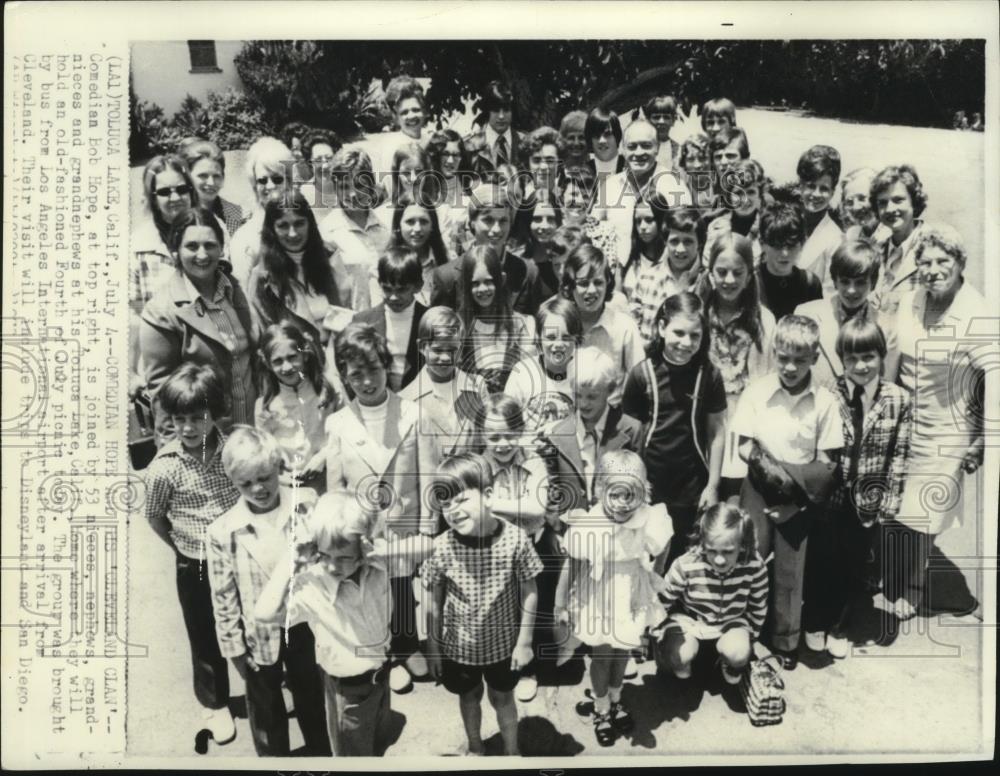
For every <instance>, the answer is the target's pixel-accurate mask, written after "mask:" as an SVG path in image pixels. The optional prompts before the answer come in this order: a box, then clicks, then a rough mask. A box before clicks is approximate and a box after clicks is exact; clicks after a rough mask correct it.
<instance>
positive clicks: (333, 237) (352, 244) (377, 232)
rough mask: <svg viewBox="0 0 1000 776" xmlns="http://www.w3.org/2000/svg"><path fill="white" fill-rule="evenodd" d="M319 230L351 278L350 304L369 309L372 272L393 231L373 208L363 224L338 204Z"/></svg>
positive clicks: (352, 306) (356, 308) (355, 308)
mask: <svg viewBox="0 0 1000 776" xmlns="http://www.w3.org/2000/svg"><path fill="white" fill-rule="evenodd" d="M244 228H245V227H244ZM319 231H320V234H321V235H322V237H323V242H325V243H326V245H327V247H328V248H329V249H330V250H332V251H334V252H335V253H336V254H337V256H338V259H337V260H338V261H339V262H340V263H342V264H343V267H344V270H345V271H346V273H347V274H348V276H349V278H350V280H349V282H350V284H351V289H350V296H351V300H350V304H349V305H348V306H349V307H351V308H352V309H354V310H367V309H368V308H369V307H371V306H372V305H371V300H370V298H369V289H368V277H369V273H371V272H372V271H374V269H375V267H376V266H378V257H379V254H381V253H382V251H383V250H385V247H386V246H387V245H388V244H389V237H390V233H389V230H388V229H386V228H385V226H384V225H383V224H382V222H381V221H379V219H378V217H377V216H376V215H375V213H374V212H373V211H369V212H368V220H367V221H366V222H365V224H364V226H363V227H362V226H358V224H356V223H355V222H354V221H352V220H351V219H350V218H348V217H347V215H346V214H345V213H344V211H343V210H342V209H341V208H339V207H337V208H334V209H333V210H331V211H330V214H329V215H328V216H327V217H326V218H324V219H323V220H322V221H321V222H320V224H319ZM342 298H343V296H342Z"/></svg>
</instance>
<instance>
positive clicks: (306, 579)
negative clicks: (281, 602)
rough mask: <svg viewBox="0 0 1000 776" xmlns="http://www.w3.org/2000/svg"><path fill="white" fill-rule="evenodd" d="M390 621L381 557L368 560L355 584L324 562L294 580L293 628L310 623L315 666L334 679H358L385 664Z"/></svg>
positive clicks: (290, 603) (290, 613)
mask: <svg viewBox="0 0 1000 776" xmlns="http://www.w3.org/2000/svg"><path fill="white" fill-rule="evenodd" d="M353 576H354V575H352V577H353ZM391 619H392V596H391V595H390V591H389V574H388V572H387V571H386V566H385V561H384V559H383V558H382V557H381V556H380V555H379V554H373V555H369V556H368V558H367V559H366V561H365V565H363V566H362V567H361V570H360V571H359V573H358V575H357V578H356V579H352V578H347V579H338V578H337V577H334V576H333V575H331V574H330V573H329V572H328V571H327V570H326V567H325V566H324V565H323V564H322V562H320V563H315V564H313V565H311V566H309V567H308V568H307V569H305V570H304V571H302V572H300V573H298V574H296V575H295V578H294V581H293V583H292V589H291V592H290V593H289V597H288V624H289V626H291V625H296V624H298V623H300V622H307V623H309V628H310V629H311V630H312V632H313V635H314V636H315V637H316V662H317V663H318V664H319V666H320V668H322V669H323V670H324V671H326V673H328V674H329V675H330V676H334V677H338V678H344V677H348V676H357V675H358V674H363V673H365V672H367V671H370V670H372V669H373V668H379V667H380V666H381V665H382V664H383V663H385V659H386V651H387V650H388V648H389V641H390V639H391V634H390V631H389V623H390V621H391Z"/></svg>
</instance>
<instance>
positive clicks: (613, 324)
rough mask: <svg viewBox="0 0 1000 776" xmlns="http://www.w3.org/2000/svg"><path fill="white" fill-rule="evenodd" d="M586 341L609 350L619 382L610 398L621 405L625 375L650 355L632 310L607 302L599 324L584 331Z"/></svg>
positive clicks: (588, 343)
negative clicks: (619, 308) (644, 346)
mask: <svg viewBox="0 0 1000 776" xmlns="http://www.w3.org/2000/svg"><path fill="white" fill-rule="evenodd" d="M583 344H584V345H585V346H589V347H595V348H597V349H598V350H600V351H601V352H603V353H607V354H608V356H609V357H610V358H611V361H612V363H614V365H615V368H616V369H617V370H618V384H617V385H616V386H615V390H614V391H612V393H611V396H610V397H609V398H608V403H609V404H612V405H614V406H618V405H619V404H621V399H622V386H623V385H624V384H625V378H626V377H627V376H628V373H629V372H630V371H632V367H634V366H635V365H636V364H638V363H639V362H640V361H642V360H643V359H644V358H645V357H646V354H645V351H644V350H643V344H642V336H641V335H640V334H639V325H638V324H637V323H636V322H635V319H634V318H632V316H631V315H629V314H628V313H623V312H621V311H620V310H617V309H615V308H614V307H612V306H611V305H610V304H606V305H604V311H603V312H602V313H601V317H600V318H598V319H597V323H595V324H594V325H593V326H591V327H590V329H588V330H587V331H586V332H584V335H583Z"/></svg>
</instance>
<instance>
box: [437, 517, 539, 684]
mask: <svg viewBox="0 0 1000 776" xmlns="http://www.w3.org/2000/svg"><path fill="white" fill-rule="evenodd" d="M496 521H497V528H496V531H495V532H494V534H493V535H492V536H484V537H475V538H466V537H460V536H458V535H457V534H456V533H455V531H453V530H449V531H446V532H445V533H443V534H441V535H440V536H438V537H437V538H436V539H435V540H434V554H433V555H431V557H430V558H428V559H427V560H426V561H425V562H424V567H423V572H422V575H423V580H424V585H425V586H426V587H427V588H428V589H433V588H434V586H435V585H436V584H439V583H440V584H443V585H444V589H445V598H444V607H443V609H442V614H441V620H442V632H441V648H442V652H443V653H444V656H445V657H447V658H448V659H450V660H454V661H455V662H456V663H464V664H465V665H474V666H481V665H489V664H490V663H497V662H499V661H501V660H508V659H510V656H511V654H513V652H514V644H515V642H516V641H517V635H518V631H519V629H520V626H521V617H522V612H521V597H520V589H521V583H523V582H528V581H529V580H531V579H534V578H535V577H536V576H537V575H538V574H539V573H540V572H541V570H542V561H541V560H540V559H539V557H538V553H536V552H535V548H534V547H533V546H532V545H531V540H530V539H528V536H527V534H526V533H525V532H524V531H522V530H521V529H520V528H518V527H517V526H515V525H512V524H511V523H508V522H507V521H506V520H502V519H500V518H496Z"/></svg>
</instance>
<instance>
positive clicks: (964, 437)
mask: <svg viewBox="0 0 1000 776" xmlns="http://www.w3.org/2000/svg"><path fill="white" fill-rule="evenodd" d="M913 261H914V263H915V266H916V274H917V278H918V281H919V283H920V286H919V287H918V288H917V289H916V290H915V291H913V292H910V293H908V294H906V295H905V296H903V298H902V301H901V303H900V306H899V310H898V318H897V326H898V332H899V349H900V364H899V383H900V385H902V386H903V387H904V388H906V389H908V390H909V391H911V392H912V394H913V418H914V427H913V438H912V442H911V449H910V460H909V465H908V467H907V470H906V471H907V475H906V481H905V483H904V485H903V497H902V504H901V506H900V509H899V516H898V518H897V522H896V523H895V524H894V525H892V526H890V529H891V530H890V533H889V537H890V541H889V547H890V548H898V549H901V550H912V553H913V554H912V555H908V556H907V557H904V558H898V559H897V562H896V563H895V564H893V565H894V567H895V571H896V573H897V574H899V575H900V576H898V577H897V578H896V579H897V581H898V582H899V583H900V584H901V585H902V588H903V589H902V590H901V591H900V592H901V593H902V596H901V597H900V598H899V599H898V600H897V602H896V614H897V616H898V617H900V618H901V619H907V618H909V617H912V616H913V615H914V614H915V613H916V612H917V609H918V608H919V607H920V604H921V602H922V600H923V595H924V592H925V586H924V583H925V580H926V572H927V559H928V555H929V553H930V549H931V546H932V545H933V542H934V539H935V537H936V536H937V535H938V534H940V533H941V532H942V531H944V530H945V529H946V528H948V526H949V525H950V524H951V523H952V521H953V520H955V519H959V520H960V519H961V516H962V508H963V501H964V500H963V498H962V475H963V473H965V474H971V473H973V472H974V471H976V469H978V468H979V466H980V465H981V464H982V461H983V410H984V400H985V396H984V393H983V391H984V385H985V369H986V366H987V364H989V363H996V361H995V359H996V356H997V343H996V340H995V326H994V329H993V332H992V333H991V332H990V330H989V327H988V325H987V323H988V321H990V320H993V321H995V320H996V313H995V311H990V310H989V309H988V308H987V306H986V302H985V300H984V299H983V297H982V296H981V295H980V294H979V292H977V291H976V290H975V289H973V288H972V287H971V286H970V285H969V284H968V283H967V282H965V280H964V277H963V273H964V270H965V264H966V252H965V248H964V247H963V245H962V240H961V238H960V237H959V235H958V233H957V232H956V231H955V230H954V229H952V228H951V227H949V226H946V225H943V224H940V225H937V224H935V225H931V224H925V225H924V227H923V228H922V230H921V233H920V235H919V239H918V240H917V242H916V243H915V245H914V246H913ZM984 335H985V336H984Z"/></svg>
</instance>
